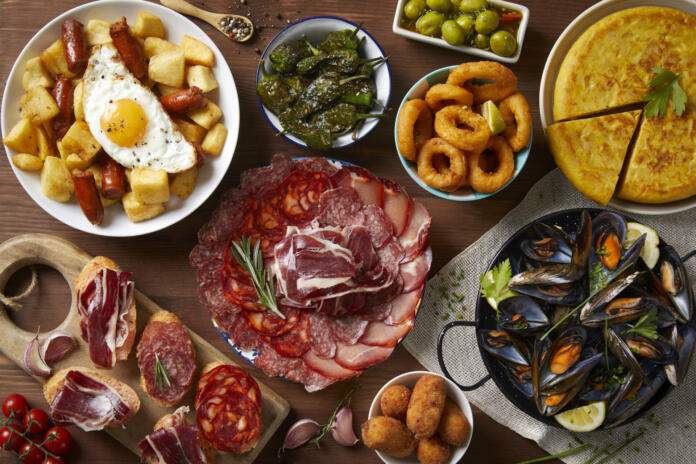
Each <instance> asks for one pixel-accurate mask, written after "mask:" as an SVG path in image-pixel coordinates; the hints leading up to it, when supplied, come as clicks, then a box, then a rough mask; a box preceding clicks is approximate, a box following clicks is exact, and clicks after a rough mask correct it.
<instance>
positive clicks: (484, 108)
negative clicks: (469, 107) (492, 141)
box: [481, 100, 507, 135]
mask: <svg viewBox="0 0 696 464" xmlns="http://www.w3.org/2000/svg"><path fill="white" fill-rule="evenodd" d="M481 116H483V117H484V118H486V121H488V127H490V128H491V135H496V134H500V133H501V132H503V131H504V130H505V127H507V126H506V125H505V120H504V119H503V115H502V114H500V110H499V109H498V107H497V106H495V103H493V100H488V101H487V102H486V103H484V104H483V105H481Z"/></svg>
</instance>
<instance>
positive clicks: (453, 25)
mask: <svg viewBox="0 0 696 464" xmlns="http://www.w3.org/2000/svg"><path fill="white" fill-rule="evenodd" d="M442 38H443V39H445V41H447V43H448V44H450V45H461V44H463V43H464V41H465V40H466V32H464V29H462V28H461V26H459V24H457V22H456V21H455V20H453V19H448V20H447V21H445V22H444V23H442Z"/></svg>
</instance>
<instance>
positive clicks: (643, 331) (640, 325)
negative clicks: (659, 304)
mask: <svg viewBox="0 0 696 464" xmlns="http://www.w3.org/2000/svg"><path fill="white" fill-rule="evenodd" d="M656 320H657V308H652V309H651V310H650V311H648V312H647V313H645V314H643V315H642V316H641V318H640V319H638V322H636V325H634V326H633V327H630V328H628V329H626V330H624V331H623V332H622V334H623V335H628V334H631V333H634V334H636V335H641V336H643V337H645V338H649V339H650V340H655V339H657V326H656V325H655V321H656Z"/></svg>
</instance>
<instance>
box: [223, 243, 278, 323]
mask: <svg viewBox="0 0 696 464" xmlns="http://www.w3.org/2000/svg"><path fill="white" fill-rule="evenodd" d="M230 250H231V251H232V255H233V256H234V258H235V259H236V260H237V262H238V263H239V265H240V266H242V269H244V271H246V273H247V274H249V276H250V277H251V282H252V283H253V284H254V290H256V296H257V297H258V298H259V301H257V302H256V304H257V305H259V306H263V307H264V308H266V309H268V310H269V311H271V312H272V313H273V314H275V315H276V316H278V317H279V318H281V319H285V315H284V314H283V313H281V312H280V310H279V309H278V303H277V302H276V297H275V288H274V287H273V273H272V272H269V273H266V268H265V267H264V266H263V254H262V253H261V241H260V240H256V243H254V247H253V249H252V246H251V239H250V238H249V237H242V239H241V240H240V241H239V242H237V241H235V240H233V241H232V248H230Z"/></svg>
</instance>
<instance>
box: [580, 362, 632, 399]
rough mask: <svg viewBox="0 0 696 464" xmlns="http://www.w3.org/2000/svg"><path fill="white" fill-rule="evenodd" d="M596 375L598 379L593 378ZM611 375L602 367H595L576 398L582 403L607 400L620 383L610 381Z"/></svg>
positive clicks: (614, 392)
mask: <svg viewBox="0 0 696 464" xmlns="http://www.w3.org/2000/svg"><path fill="white" fill-rule="evenodd" d="M595 377H598V378H599V379H598V380H595V379H594V378H595ZM610 377H611V375H610V374H609V372H608V371H607V370H606V369H604V368H603V367H602V368H599V367H598V368H596V369H595V371H593V372H592V373H591V374H590V376H589V377H588V379H587V381H586V382H585V384H584V385H583V387H582V389H581V390H580V393H579V394H578V399H579V400H580V401H582V402H583V403H594V402H595V401H609V400H610V399H611V398H613V397H614V395H615V394H616V392H617V391H618V389H619V388H620V387H621V385H622V384H620V383H618V382H611V381H610V380H609V379H610Z"/></svg>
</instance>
